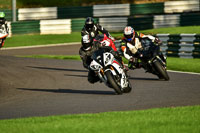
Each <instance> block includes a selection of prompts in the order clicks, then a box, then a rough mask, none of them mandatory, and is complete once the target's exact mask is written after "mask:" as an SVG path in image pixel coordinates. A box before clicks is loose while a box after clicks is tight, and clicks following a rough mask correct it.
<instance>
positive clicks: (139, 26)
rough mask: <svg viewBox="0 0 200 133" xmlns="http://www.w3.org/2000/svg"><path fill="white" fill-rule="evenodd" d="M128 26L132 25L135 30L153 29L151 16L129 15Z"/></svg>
mask: <svg viewBox="0 0 200 133" xmlns="http://www.w3.org/2000/svg"><path fill="white" fill-rule="evenodd" d="M128 26H132V27H134V29H135V30H145V29H153V17H152V16H142V17H130V18H128Z"/></svg>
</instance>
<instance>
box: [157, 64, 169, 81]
mask: <svg viewBox="0 0 200 133" xmlns="http://www.w3.org/2000/svg"><path fill="white" fill-rule="evenodd" d="M154 67H155V70H156V71H157V73H158V77H159V79H164V80H166V81H168V80H169V76H168V74H167V71H166V69H165V68H164V67H163V66H162V65H161V63H160V62H159V61H155V62H154Z"/></svg>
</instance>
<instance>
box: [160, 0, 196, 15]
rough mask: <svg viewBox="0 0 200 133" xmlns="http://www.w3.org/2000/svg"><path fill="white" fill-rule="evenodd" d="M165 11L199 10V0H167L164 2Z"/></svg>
mask: <svg viewBox="0 0 200 133" xmlns="http://www.w3.org/2000/svg"><path fill="white" fill-rule="evenodd" d="M164 11H165V13H181V12H191V11H199V0H185V1H167V2H165V3H164Z"/></svg>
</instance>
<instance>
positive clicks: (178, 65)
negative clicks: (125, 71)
mask: <svg viewBox="0 0 200 133" xmlns="http://www.w3.org/2000/svg"><path fill="white" fill-rule="evenodd" d="M23 57H31V58H52V59H71V60H80V57H79V55H70V56H69V55H31V56H23ZM123 60H124V63H126V64H127V63H128V61H127V60H126V59H123ZM167 68H168V70H175V71H184V72H196V73H200V69H199V68H200V59H186V58H173V57H168V58H167Z"/></svg>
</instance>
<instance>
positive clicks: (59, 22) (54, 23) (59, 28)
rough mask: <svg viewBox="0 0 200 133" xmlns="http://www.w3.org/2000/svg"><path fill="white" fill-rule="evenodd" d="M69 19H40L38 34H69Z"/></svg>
mask: <svg viewBox="0 0 200 133" xmlns="http://www.w3.org/2000/svg"><path fill="white" fill-rule="evenodd" d="M70 33H71V19H56V20H41V21H40V34H70Z"/></svg>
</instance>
